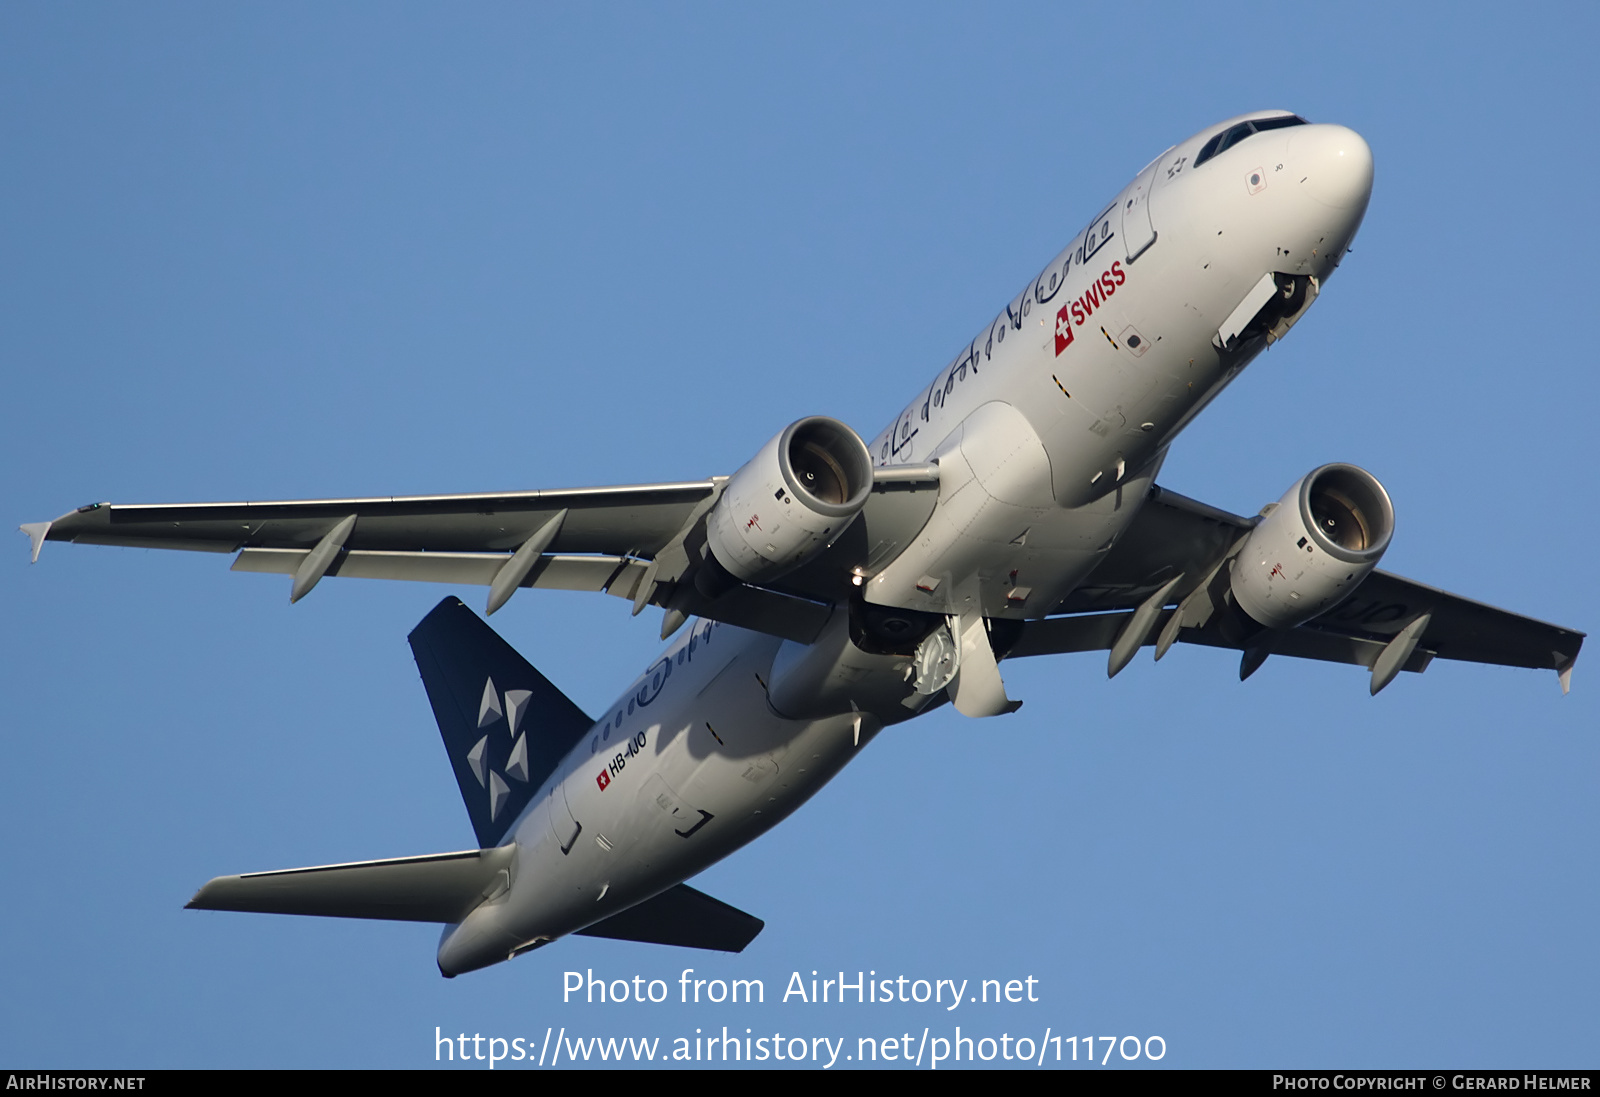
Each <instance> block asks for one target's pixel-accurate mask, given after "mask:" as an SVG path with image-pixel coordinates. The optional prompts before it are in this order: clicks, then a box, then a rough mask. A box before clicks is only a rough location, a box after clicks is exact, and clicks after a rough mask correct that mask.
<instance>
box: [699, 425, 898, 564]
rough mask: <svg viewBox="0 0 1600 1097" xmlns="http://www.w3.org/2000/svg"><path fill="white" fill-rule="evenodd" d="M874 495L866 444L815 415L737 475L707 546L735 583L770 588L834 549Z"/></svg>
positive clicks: (715, 515)
mask: <svg viewBox="0 0 1600 1097" xmlns="http://www.w3.org/2000/svg"><path fill="white" fill-rule="evenodd" d="M871 493H872V458H871V457H870V456H869V455H868V454H867V446H866V443H865V442H863V441H862V440H861V437H860V435H858V434H856V432H855V431H853V430H851V429H850V428H849V427H847V426H845V425H844V424H843V423H841V422H839V421H838V420H837V419H829V418H826V417H825V416H820V415H814V416H811V417H810V418H808V419H801V420H799V421H798V422H795V423H791V424H789V426H787V427H786V428H784V430H783V432H782V433H781V434H779V435H778V436H777V437H775V438H773V439H772V440H771V441H770V442H768V443H767V444H766V445H764V446H762V447H761V449H760V451H759V452H757V453H756V455H755V456H754V457H753V458H751V459H750V461H749V462H748V463H746V464H745V465H744V466H743V467H742V468H740V469H739V471H738V472H736V473H734V474H733V476H732V478H731V479H729V481H728V486H727V487H726V488H724V489H723V492H722V497H721V498H720V499H718V500H717V505H716V506H715V507H713V508H712V509H711V513H710V515H708V516H707V519H706V537H707V543H708V546H709V547H710V549H711V554H712V556H713V557H715V558H716V561H717V563H719V564H721V565H722V566H723V568H725V569H727V571H728V573H729V574H731V575H732V576H734V577H735V578H737V579H739V580H741V581H743V582H746V583H753V584H760V583H766V582H770V581H772V580H773V579H776V578H778V577H779V576H781V575H785V574H787V573H789V572H791V571H793V570H794V569H795V568H798V567H799V566H800V565H801V564H803V563H805V562H806V561H808V560H810V559H811V558H812V557H813V556H815V555H816V554H817V553H818V552H820V551H822V550H823V549H825V548H827V547H828V546H829V545H831V544H833V542H834V541H835V540H837V539H838V537H839V535H840V534H841V533H843V532H844V531H845V529H846V528H847V527H848V526H849V525H850V523H851V521H852V520H854V518H855V516H856V515H857V514H859V513H860V512H861V508H862V507H864V506H866V505H867V497H868V496H869V495H870V494H871Z"/></svg>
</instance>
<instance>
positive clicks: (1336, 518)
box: [1232, 465, 1394, 628]
mask: <svg viewBox="0 0 1600 1097" xmlns="http://www.w3.org/2000/svg"><path fill="white" fill-rule="evenodd" d="M1393 534H1394V505H1393V504H1392V503H1390V502H1389V493H1388V492H1386V491H1384V490H1383V485H1382V484H1380V483H1378V481H1377V480H1376V479H1375V478H1374V477H1373V475H1372V474H1371V473H1369V472H1367V471H1365V470H1364V469H1359V468H1357V467H1356V466H1354V465H1323V466H1322V467H1321V468H1319V469H1315V470H1313V471H1311V472H1309V473H1307V474H1306V475H1305V476H1303V477H1301V479H1300V481H1299V482H1298V483H1296V484H1295V485H1294V487H1292V488H1290V489H1289V490H1288V492H1287V493H1286V494H1285V495H1284V497H1283V498H1282V499H1280V500H1278V502H1277V503H1276V504H1274V505H1273V507H1272V509H1271V511H1270V512H1269V513H1268V514H1267V516H1266V517H1265V518H1264V519H1263V520H1262V521H1261V524H1260V525H1258V526H1256V528H1255V529H1254V530H1252V531H1251V532H1250V537H1249V539H1248V540H1247V541H1245V543H1244V547H1243V548H1242V549H1240V550H1239V555H1238V556H1237V557H1235V558H1234V561H1233V575H1232V589H1233V597H1234V601H1235V602H1236V603H1238V606H1239V608H1240V609H1242V610H1244V612H1245V613H1247V614H1249V615H1250V617H1251V618H1252V619H1253V620H1255V621H1256V622H1257V623H1258V624H1262V625H1265V626H1267V627H1268V628H1293V627H1294V626H1296V625H1298V624H1301V623H1302V622H1305V621H1309V620H1311V619H1312V618H1313V617H1315V616H1317V615H1318V614H1320V613H1325V612H1327V611H1328V610H1330V609H1332V608H1333V607H1334V606H1335V605H1337V604H1338V603H1339V602H1341V601H1343V600H1344V599H1345V598H1346V597H1347V596H1348V595H1349V594H1350V592H1351V591H1353V590H1355V588H1356V586H1357V584H1359V583H1360V582H1361V581H1362V580H1363V579H1365V578H1366V577H1367V576H1368V575H1369V574H1370V573H1371V571H1372V569H1373V568H1375V567H1377V566H1378V561H1379V560H1380V559H1381V558H1382V557H1383V553H1384V550H1385V549H1387V548H1388V547H1389V538H1390V537H1391V536H1393Z"/></svg>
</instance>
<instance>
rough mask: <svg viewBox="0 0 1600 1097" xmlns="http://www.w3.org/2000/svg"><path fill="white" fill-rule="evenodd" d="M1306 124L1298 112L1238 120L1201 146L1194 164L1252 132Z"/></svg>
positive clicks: (1225, 150)
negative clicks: (1252, 119)
mask: <svg viewBox="0 0 1600 1097" xmlns="http://www.w3.org/2000/svg"><path fill="white" fill-rule="evenodd" d="M1307 124H1308V123H1307V122H1306V120H1305V119H1304V118H1301V117H1300V116H1299V115H1298V114H1286V115H1283V116H1282V117H1279V118H1257V119H1256V120H1255V121H1253V122H1240V123H1239V124H1238V125H1236V126H1229V127H1228V128H1227V129H1225V130H1223V131H1222V132H1221V133H1219V134H1217V135H1216V136H1215V137H1213V138H1212V139H1211V140H1209V141H1207V142H1206V143H1205V144H1204V145H1202V146H1201V148H1200V151H1199V152H1198V153H1196V154H1195V158H1194V166H1195V167H1199V166H1200V165H1201V164H1204V163H1205V162H1206V161H1207V160H1209V159H1211V158H1212V157H1213V156H1216V155H1217V154H1218V153H1222V152H1227V151H1228V150H1229V149H1231V148H1232V147H1233V146H1234V145H1237V144H1238V143H1239V142H1240V141H1243V140H1244V139H1245V138H1246V137H1249V136H1250V135H1251V134H1253V133H1261V132H1262V131H1264V130H1277V129H1282V128H1283V127H1285V126H1304V125H1307Z"/></svg>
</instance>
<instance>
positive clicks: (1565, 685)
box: [1556, 655, 1578, 697]
mask: <svg viewBox="0 0 1600 1097" xmlns="http://www.w3.org/2000/svg"><path fill="white" fill-rule="evenodd" d="M1577 664H1578V657H1577V656H1576V655H1574V656H1573V657H1572V658H1571V659H1568V660H1567V661H1566V662H1565V663H1563V664H1560V665H1558V666H1557V667H1556V680H1557V681H1559V682H1560V683H1561V696H1563V697H1565V696H1566V695H1567V694H1569V693H1571V692H1572V668H1573V667H1575V666H1576V665H1577Z"/></svg>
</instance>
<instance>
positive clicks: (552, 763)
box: [410, 597, 594, 847]
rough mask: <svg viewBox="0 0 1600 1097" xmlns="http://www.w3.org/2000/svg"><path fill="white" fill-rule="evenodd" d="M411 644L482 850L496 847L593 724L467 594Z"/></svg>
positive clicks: (431, 617) (443, 606)
mask: <svg viewBox="0 0 1600 1097" xmlns="http://www.w3.org/2000/svg"><path fill="white" fill-rule="evenodd" d="M410 641H411V653H412V655H414V656H415V657H416V660H417V670H418V671H419V672H420V673H421V674H422V684H423V686H424V687H426V689H427V691H428V700H429V702H430V703H431V704H432V705H433V715H434V718H435V719H436V720H438V722H439V734H440V735H441V736H442V737H443V738H444V747H445V751H446V753H448V754H449V755H450V764H451V766H452V767H453V768H454V769H455V773H456V784H457V785H459V786H460V788H461V799H462V800H463V802H465V804H466V806H467V815H468V816H469V817H470V818H471V820H472V829H473V831H474V832H475V833H476V834H477V837H478V844H479V845H480V846H484V847H489V846H493V845H495V844H497V843H498V842H499V841H500V839H501V838H503V837H505V833H506V830H507V828H508V827H510V825H511V823H512V821H513V820H515V819H516V817H517V815H518V814H519V813H521V811H522V809H523V808H524V807H526V806H527V803H528V801H529V800H530V799H531V798H532V796H533V794H534V793H535V792H537V791H538V790H539V786H540V785H542V784H543V783H544V781H545V778H547V777H549V776H550V774H551V773H553V772H554V771H555V768H556V766H557V765H558V764H559V763H560V761H561V759H562V757H563V756H564V755H565V754H566V753H567V751H569V750H571V749H572V747H573V746H575V745H576V744H577V743H578V741H579V740H581V739H582V738H583V737H584V735H586V734H587V733H588V731H589V729H590V728H591V727H593V726H594V721H593V720H591V719H590V718H589V717H588V715H587V714H585V713H584V711H583V710H582V709H580V708H579V707H578V706H577V705H575V704H573V703H572V701H571V700H569V699H568V698H567V696H566V694H564V693H562V692H561V691H560V690H559V689H557V688H556V687H555V686H553V685H551V684H550V680H549V679H548V678H546V677H545V676H544V675H542V674H540V673H539V672H538V671H537V670H535V669H534V668H533V666H532V664H530V663H529V662H528V661H527V660H526V659H524V658H523V657H522V656H521V655H519V654H517V652H516V650H515V649H514V648H512V646H511V645H510V644H508V643H506V642H505V641H504V640H502V639H501V638H500V636H499V634H498V633H496V632H495V631H494V629H492V628H490V627H489V626H488V625H487V624H485V623H484V621H483V619H482V618H480V617H479V616H478V615H477V614H476V613H473V612H472V610H470V609H468V608H467V607H466V605H465V604H464V603H463V602H462V601H461V599H459V598H453V597H452V598H446V599H445V600H444V601H442V602H440V603H439V604H438V605H437V606H435V607H434V608H433V612H431V613H429V614H428V615H427V616H426V617H424V618H423V619H422V621H421V622H420V623H419V624H418V625H417V627H416V628H414V629H412V630H411V636H410Z"/></svg>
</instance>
